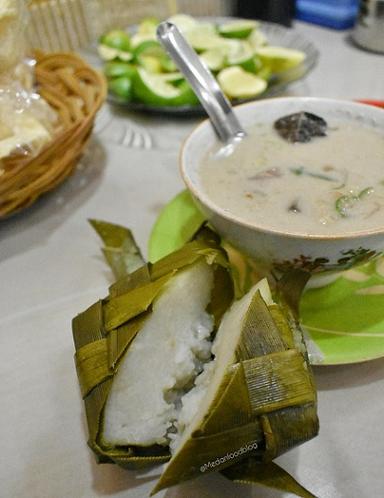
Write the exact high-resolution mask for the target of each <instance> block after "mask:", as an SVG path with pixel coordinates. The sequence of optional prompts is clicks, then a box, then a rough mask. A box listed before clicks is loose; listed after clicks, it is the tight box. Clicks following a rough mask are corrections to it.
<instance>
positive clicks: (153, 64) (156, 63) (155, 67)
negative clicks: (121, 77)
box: [137, 55, 162, 73]
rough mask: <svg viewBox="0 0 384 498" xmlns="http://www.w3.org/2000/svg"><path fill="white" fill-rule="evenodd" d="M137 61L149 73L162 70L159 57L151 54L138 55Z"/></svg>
mask: <svg viewBox="0 0 384 498" xmlns="http://www.w3.org/2000/svg"><path fill="white" fill-rule="evenodd" d="M137 63H138V64H139V65H140V66H141V67H143V68H144V69H146V70H147V71H149V72H150V73H161V71H162V66H161V61H160V59H159V58H158V57H153V56H152V55H139V57H138V58H137Z"/></svg>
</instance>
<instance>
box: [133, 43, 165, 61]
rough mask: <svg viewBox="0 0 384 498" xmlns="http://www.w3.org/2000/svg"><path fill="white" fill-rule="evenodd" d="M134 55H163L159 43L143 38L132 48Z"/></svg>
mask: <svg viewBox="0 0 384 498" xmlns="http://www.w3.org/2000/svg"><path fill="white" fill-rule="evenodd" d="M133 55H134V57H136V58H137V57H138V56H139V55H152V56H154V57H163V56H164V55H165V53H164V50H163V49H162V47H161V45H160V43H159V42H158V41H156V40H144V41H142V42H140V43H139V44H138V45H136V46H135V48H134V49H133Z"/></svg>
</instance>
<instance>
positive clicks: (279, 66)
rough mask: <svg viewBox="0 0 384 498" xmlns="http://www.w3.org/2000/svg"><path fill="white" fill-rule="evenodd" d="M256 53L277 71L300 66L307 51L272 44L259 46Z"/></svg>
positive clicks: (272, 69)
mask: <svg viewBox="0 0 384 498" xmlns="http://www.w3.org/2000/svg"><path fill="white" fill-rule="evenodd" d="M256 54H257V55H258V56H259V57H260V59H261V61H262V62H263V64H266V65H268V66H269V67H270V68H271V71H272V72H275V73H278V72H281V71H285V70H286V69H290V68H292V67H295V66H298V65H299V64H300V63H301V62H303V60H304V59H305V53H304V52H301V51H300V50H295V49H293V48H286V47H274V46H272V45H269V46H266V47H259V48H258V49H257V50H256Z"/></svg>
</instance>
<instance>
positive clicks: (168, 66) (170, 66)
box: [160, 55, 177, 73]
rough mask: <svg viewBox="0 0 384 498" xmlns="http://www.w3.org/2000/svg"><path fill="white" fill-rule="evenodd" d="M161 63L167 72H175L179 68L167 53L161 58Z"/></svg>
mask: <svg viewBox="0 0 384 498" xmlns="http://www.w3.org/2000/svg"><path fill="white" fill-rule="evenodd" d="M160 64H161V67H162V69H163V71H165V72H166V73H174V72H175V71H176V70H177V66H176V64H175V63H174V62H173V60H172V59H171V58H170V57H168V56H167V55H164V56H163V57H161V58H160Z"/></svg>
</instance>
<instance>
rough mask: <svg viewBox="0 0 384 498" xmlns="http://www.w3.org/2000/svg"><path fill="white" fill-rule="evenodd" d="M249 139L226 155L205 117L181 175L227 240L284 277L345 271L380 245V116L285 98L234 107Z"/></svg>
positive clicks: (345, 105) (383, 170) (349, 106)
mask: <svg viewBox="0 0 384 498" xmlns="http://www.w3.org/2000/svg"><path fill="white" fill-rule="evenodd" d="M235 112H236V114H237V116H238V118H239V120H240V122H241V123H242V125H243V127H244V129H245V130H247V136H246V137H245V138H244V139H242V140H241V141H240V142H239V143H237V144H236V145H235V146H234V148H233V151H232V152H230V153H224V152H223V144H222V143H221V142H219V140H218V139H217V137H216V135H215V133H214V131H213V128H212V126H211V124H210V122H209V121H208V120H206V121H204V122H203V123H202V124H200V125H199V126H198V127H197V128H196V129H195V130H194V131H193V132H192V133H191V135H190V136H189V137H188V138H187V139H186V141H185V143H184V145H183V148H182V150H181V161H180V162H181V174H182V177H183V180H184V182H185V184H186V186H187V188H188V189H189V191H190V192H191V194H192V197H193V198H194V200H195V202H196V203H197V205H198V207H199V209H200V210H201V211H202V212H203V213H204V215H205V216H206V218H207V219H208V220H209V222H210V224H211V225H212V226H213V227H214V228H215V229H216V230H217V232H218V233H219V234H221V235H222V236H223V237H224V238H225V239H226V240H227V241H228V242H230V243H231V244H233V245H234V246H235V247H237V248H238V249H240V250H242V251H244V252H245V253H246V254H248V255H250V256H251V257H253V258H255V259H256V260H258V261H259V262H260V263H262V264H264V265H266V266H268V267H271V266H273V267H274V268H275V270H278V271H280V272H285V271H287V270H289V269H291V268H303V269H306V270H308V271H310V272H312V273H314V272H319V271H327V270H328V271H330V270H343V269H347V268H350V267H351V266H354V265H356V264H359V263H362V262H364V261H367V260H369V259H372V258H374V257H376V256H377V255H379V254H381V252H382V250H383V248H384V111H383V110H382V109H379V108H375V107H372V106H368V105H365V104H359V103H355V102H349V101H341V100H332V99H323V98H312V97H287V98H275V99H268V100H262V101H257V102H252V103H249V104H244V105H240V106H237V107H236V111H235Z"/></svg>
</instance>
